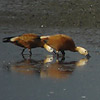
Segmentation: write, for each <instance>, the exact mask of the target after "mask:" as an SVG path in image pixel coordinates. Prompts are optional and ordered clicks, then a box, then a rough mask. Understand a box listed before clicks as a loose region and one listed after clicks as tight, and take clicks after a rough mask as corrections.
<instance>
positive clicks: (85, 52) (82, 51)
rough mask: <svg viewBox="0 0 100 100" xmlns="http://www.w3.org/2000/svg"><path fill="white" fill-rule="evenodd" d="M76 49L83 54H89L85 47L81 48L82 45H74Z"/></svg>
mask: <svg viewBox="0 0 100 100" xmlns="http://www.w3.org/2000/svg"><path fill="white" fill-rule="evenodd" d="M76 51H77V52H79V53H80V54H82V55H85V56H88V55H89V53H88V51H87V50H86V49H85V48H82V47H76Z"/></svg>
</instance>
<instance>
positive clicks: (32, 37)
mask: <svg viewBox="0 0 100 100" xmlns="http://www.w3.org/2000/svg"><path fill="white" fill-rule="evenodd" d="M3 42H10V43H13V44H15V45H17V46H20V47H23V50H22V52H21V54H22V55H23V53H24V51H25V49H26V48H27V49H28V50H29V53H30V55H32V52H31V49H32V48H36V47H41V48H46V49H47V50H49V51H50V50H51V52H52V51H53V49H52V48H51V47H49V46H48V45H46V44H45V43H44V41H43V40H41V39H40V36H38V35H36V34H32V33H27V34H23V35H19V36H13V37H6V38H3Z"/></svg>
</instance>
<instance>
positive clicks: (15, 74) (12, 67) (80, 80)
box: [0, 0, 100, 100]
mask: <svg viewBox="0 0 100 100" xmlns="http://www.w3.org/2000/svg"><path fill="white" fill-rule="evenodd" d="M51 1H52V0H51ZM64 1H67V0H62V2H61V0H59V2H60V3H62V4H61V5H62V6H63V7H65V5H63V4H64V3H63V2H64ZM80 1H81V0H80ZM22 2H24V1H23V0H22V1H21V2H20V1H19V0H16V3H14V0H11V1H9V2H8V6H4V5H5V4H6V5H7V2H6V1H5V0H3V1H2V2H1V5H0V7H1V8H2V9H1V11H2V12H1V11H0V13H1V15H0V18H1V19H0V20H1V22H0V25H1V26H0V40H1V41H0V51H1V54H0V56H1V57H0V100H6V99H7V100H23V99H24V100H33V99H34V100H65V99H68V100H82V99H86V100H99V98H100V79H99V77H100V29H99V28H98V27H99V23H95V24H93V22H94V21H95V19H94V17H93V19H92V21H91V22H89V21H85V22H84V21H83V22H84V23H83V22H82V23H83V24H81V26H80V25H79V24H78V22H77V20H75V19H74V17H72V19H73V20H74V21H75V23H76V24H72V23H73V22H72V23H71V22H68V24H69V26H68V24H64V23H63V24H62V23H60V22H59V24H57V21H58V20H59V17H58V18H57V19H55V21H54V19H53V18H54V16H56V14H55V12H56V11H57V14H58V15H61V13H60V12H61V11H65V10H61V8H62V7H59V6H58V5H59V3H55V2H53V1H52V2H49V3H50V8H49V7H48V6H46V4H48V5H49V3H48V2H46V1H45V0H43V3H45V4H42V2H41V1H40V0H39V1H36V0H35V2H33V4H36V5H35V7H36V10H35V9H34V12H35V15H36V16H39V15H41V13H42V12H43V11H44V12H43V15H45V11H46V13H47V12H48V13H49V14H51V13H52V16H50V20H49V21H47V20H46V17H47V16H48V15H47V16H45V17H43V15H42V18H44V19H40V20H38V21H36V20H35V25H32V22H33V21H34V20H31V18H30V19H29V20H26V19H27V18H29V16H27V17H25V16H22V18H24V20H25V22H24V21H23V20H22V19H20V18H21V15H24V14H26V13H28V12H29V11H30V10H31V7H32V9H33V6H32V3H29V2H28V1H27V0H25V2H24V3H22ZM30 2H31V0H30ZM74 2H75V1H74ZM70 3H71V1H70V0H68V4H67V6H68V7H70V6H71V5H70ZM72 3H73V2H72ZM88 3H89V4H91V3H92V4H93V3H94V4H95V5H93V6H92V8H91V9H92V11H94V12H95V10H94V9H93V8H95V7H96V5H98V3H97V1H96V2H90V0H88ZM88 3H87V6H86V7H87V8H86V9H88ZM22 4H23V6H22V8H21V5H22ZM78 4H80V6H77V9H76V10H75V11H76V12H77V11H78V8H80V7H83V6H82V5H81V3H80V2H79V3H76V5H78ZM92 4H91V5H92ZM29 5H31V7H30V10H29ZM38 5H39V6H41V7H42V9H39V8H38ZM52 5H55V8H56V7H57V9H56V10H53V8H52V7H51V6H52ZM83 5H85V3H83ZM45 7H46V8H45ZM53 7H54V6H53ZM73 7H75V5H74V6H73ZM89 7H90V6H89ZM12 8H13V9H12ZM17 8H19V9H17ZM44 8H45V10H44ZM58 9H60V10H58ZM65 9H66V8H65ZM73 9H74V8H73ZM89 10H90V9H89ZM49 11H50V12H49ZM69 11H72V10H71V9H69ZM75 11H73V13H74V12H75ZM97 11H99V8H98V9H97ZM3 12H6V13H3ZM8 12H10V13H8ZM30 12H31V11H30ZM30 12H29V14H30V15H31V14H32V13H30ZM40 12H41V13H40ZM2 13H3V14H2ZM77 13H78V12H77ZM7 14H8V15H7ZM14 14H16V17H15V15H14ZM92 14H93V13H92ZM18 15H19V17H18ZM12 16H13V17H12ZM70 16H71V15H70ZM87 16H88V15H87ZM96 16H97V15H96ZM39 18H40V16H39V17H37V19H39ZM88 18H90V16H88ZM91 18H92V17H91ZM34 19H35V18H34ZM51 19H52V21H51ZM62 19H63V20H64V21H65V19H64V17H63V18H62ZM80 19H81V18H80ZM96 20H97V21H99V20H98V18H96ZM15 22H16V23H15ZM39 22H40V23H39ZM65 22H66V21H65ZM49 23H51V24H50V25H49ZM86 24H87V25H86ZM23 33H36V34H39V35H52V34H57V33H61V34H66V35H69V36H71V37H72V38H73V40H74V41H75V43H76V45H78V46H82V47H85V48H86V49H87V50H89V53H90V55H91V58H90V59H86V57H84V56H82V55H80V54H78V53H73V52H69V51H66V56H65V60H62V59H61V58H60V59H56V57H55V56H53V54H52V53H48V52H47V51H46V50H44V49H43V48H35V49H32V53H33V54H32V57H31V58H30V57H29V56H28V55H27V54H28V51H27V50H26V51H25V54H26V55H25V56H24V57H23V56H21V54H20V52H21V50H22V48H20V47H17V46H15V45H13V44H10V43H7V44H5V43H2V38H3V37H7V36H17V35H20V34H23Z"/></svg>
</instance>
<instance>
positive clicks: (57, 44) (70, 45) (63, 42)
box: [40, 34, 90, 57]
mask: <svg viewBox="0 0 100 100" xmlns="http://www.w3.org/2000/svg"><path fill="white" fill-rule="evenodd" d="M40 38H41V39H42V40H44V42H45V43H46V44H47V45H48V46H49V47H51V48H50V49H47V48H46V49H47V51H49V52H53V51H54V50H56V54H57V55H58V52H59V51H60V52H61V53H62V55H63V56H65V52H64V51H65V50H69V51H72V52H79V53H80V54H82V55H85V56H87V57H90V55H89V53H88V51H87V50H86V49H85V48H83V47H80V46H75V43H74V41H73V39H72V38H71V37H69V36H67V35H64V34H56V35H51V36H41V37H40ZM47 45H46V47H47ZM52 49H54V50H52Z"/></svg>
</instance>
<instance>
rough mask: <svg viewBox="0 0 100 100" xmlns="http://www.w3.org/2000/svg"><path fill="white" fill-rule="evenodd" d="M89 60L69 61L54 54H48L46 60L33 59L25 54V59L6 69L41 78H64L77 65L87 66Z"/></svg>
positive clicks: (7, 66)
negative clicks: (57, 57) (55, 56)
mask: <svg viewBox="0 0 100 100" xmlns="http://www.w3.org/2000/svg"><path fill="white" fill-rule="evenodd" d="M88 60H89V59H87V58H83V59H80V60H78V61H69V62H67V61H65V60H64V59H60V60H58V59H55V58H54V57H53V56H52V55H48V56H47V57H46V58H45V59H44V60H33V59H31V58H30V57H29V58H25V56H23V60H21V61H17V62H14V63H11V64H10V65H9V64H8V65H6V66H5V69H6V70H7V71H11V72H18V73H21V74H24V75H38V76H39V77H40V78H54V79H63V78H68V77H69V76H70V75H71V74H72V73H73V72H74V70H75V68H76V67H83V66H85V65H86V64H87V62H88Z"/></svg>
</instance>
